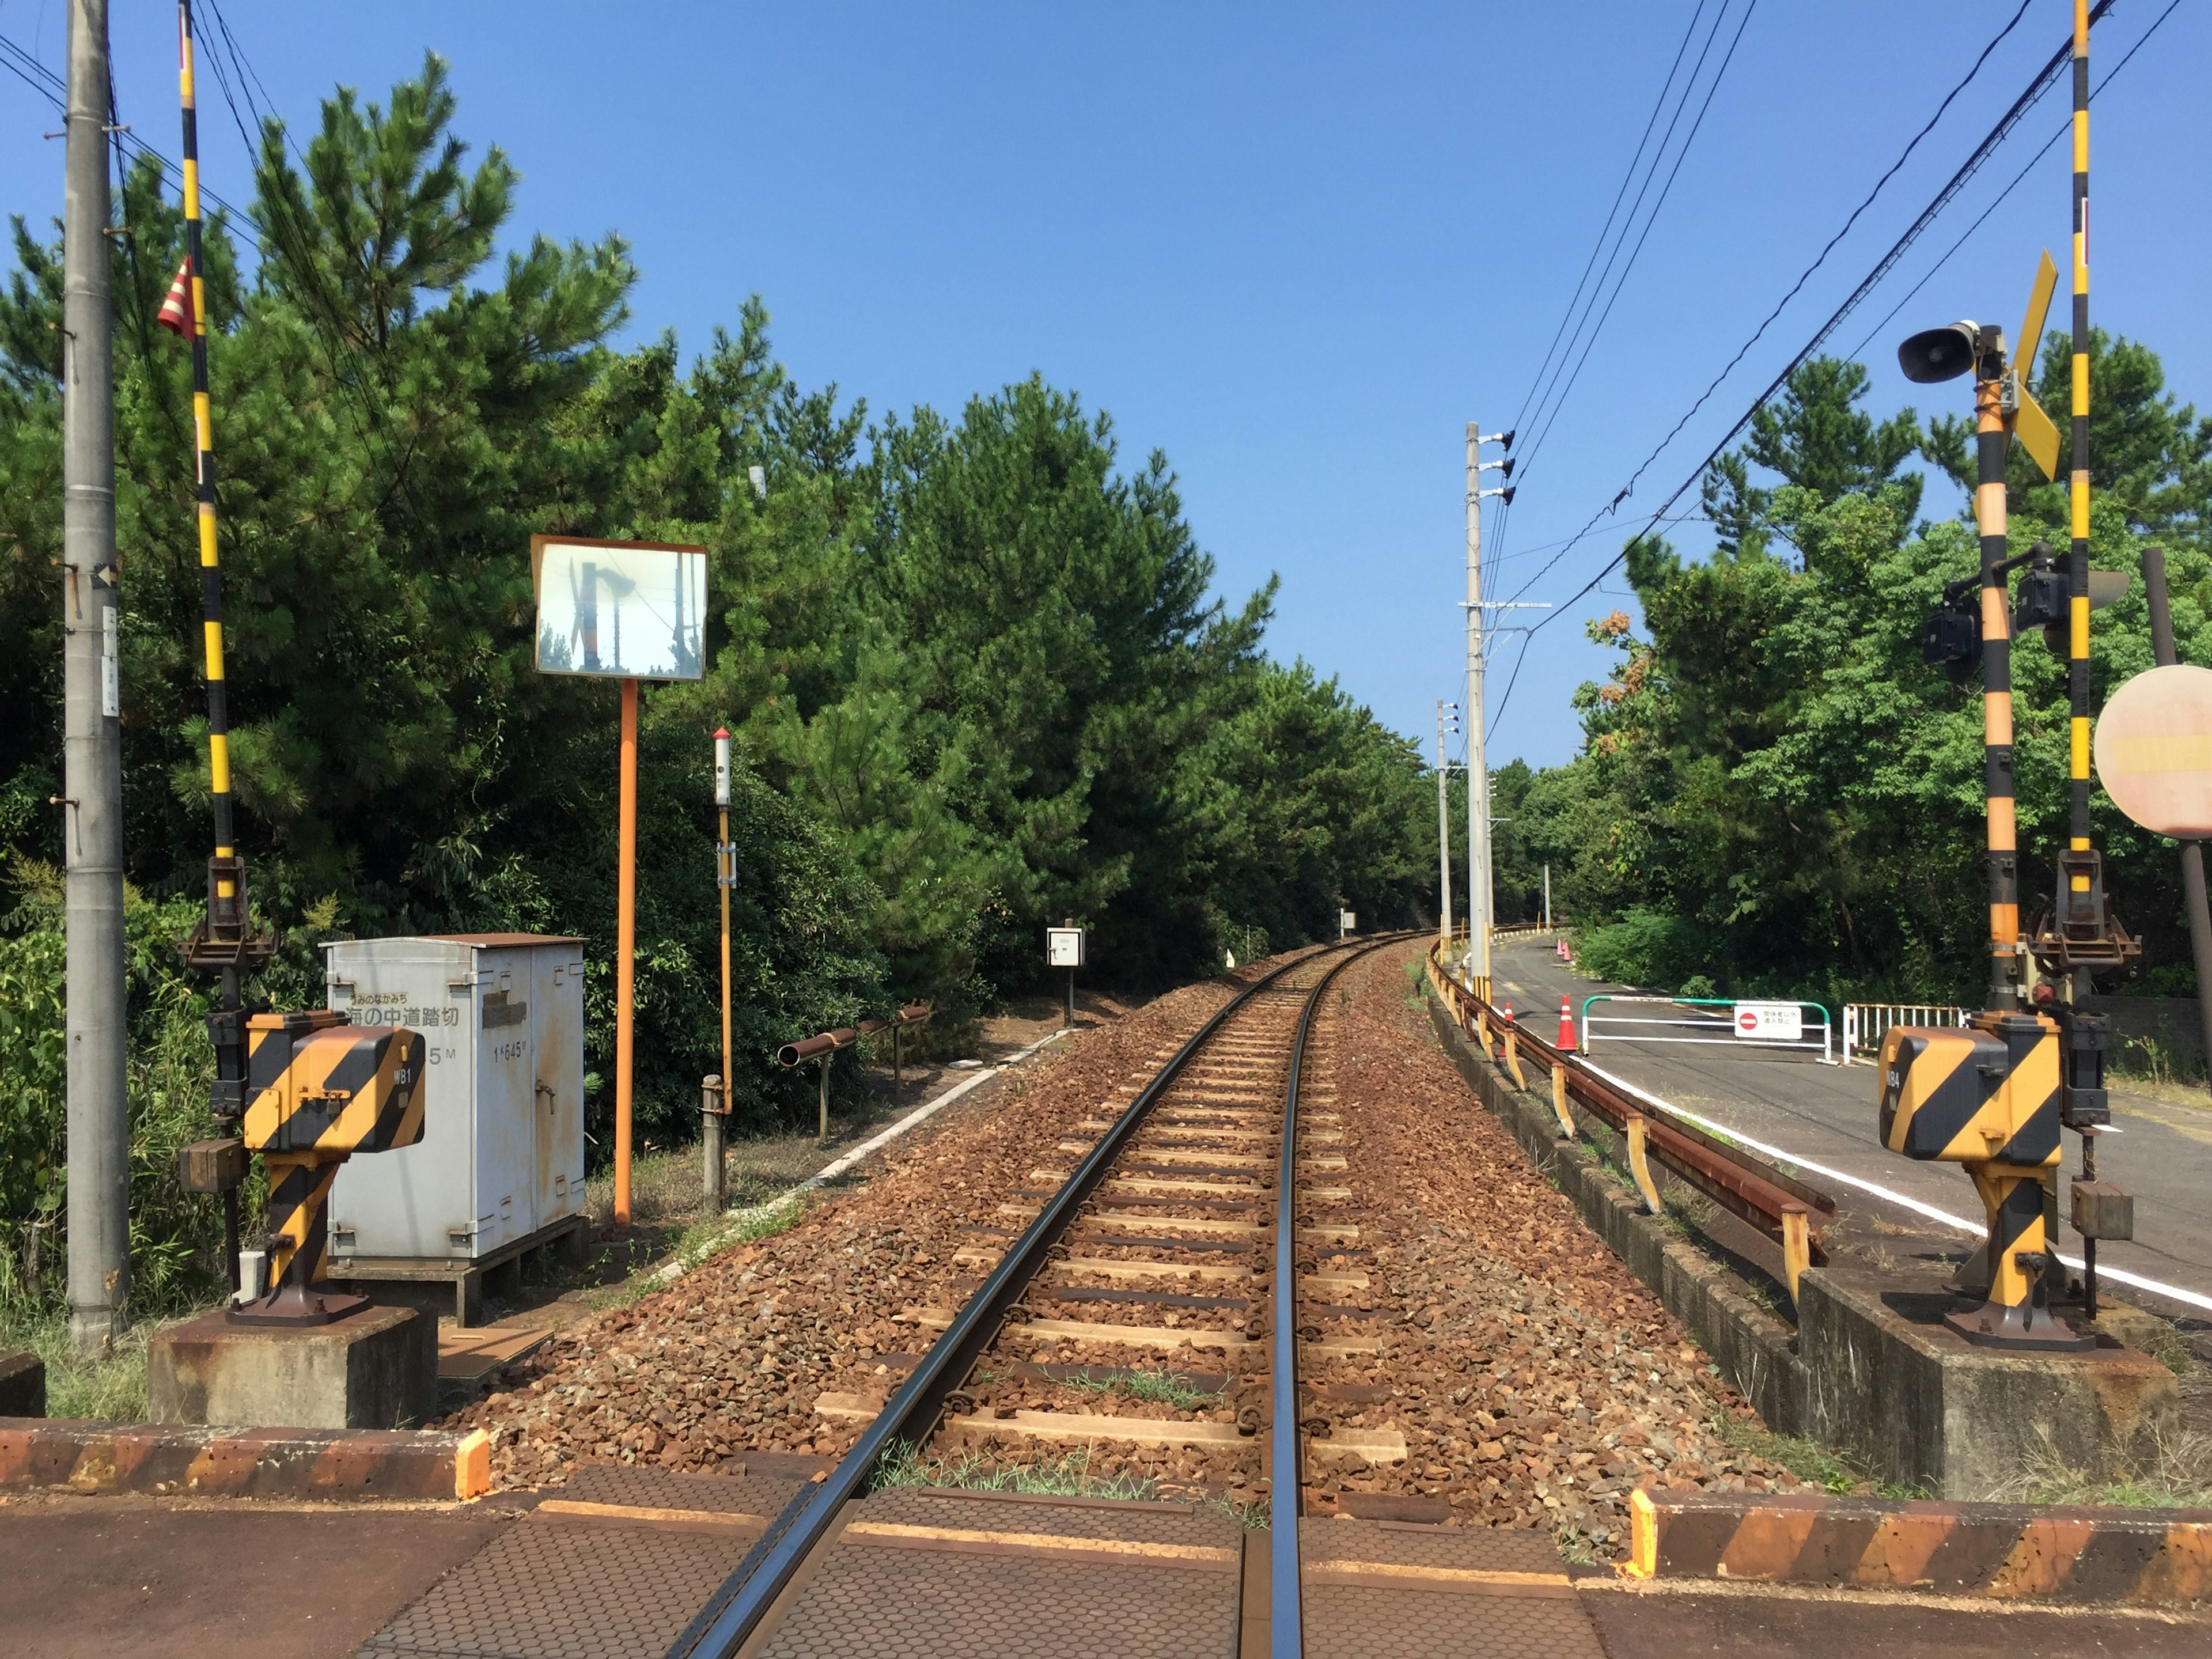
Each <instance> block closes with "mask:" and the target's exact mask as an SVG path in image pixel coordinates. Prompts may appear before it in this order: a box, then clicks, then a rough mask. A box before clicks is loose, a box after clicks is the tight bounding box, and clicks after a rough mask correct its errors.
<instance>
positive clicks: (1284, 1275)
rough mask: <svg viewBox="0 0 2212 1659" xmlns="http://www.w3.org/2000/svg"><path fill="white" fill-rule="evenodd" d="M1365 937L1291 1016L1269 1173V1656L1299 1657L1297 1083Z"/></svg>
mask: <svg viewBox="0 0 2212 1659" xmlns="http://www.w3.org/2000/svg"><path fill="white" fill-rule="evenodd" d="M1393 942H1394V941H1393V940H1392V939H1375V940H1371V941H1370V942H1368V943H1366V944H1364V945H1362V946H1361V947H1360V948H1359V949H1358V950H1355V951H1352V953H1351V954H1350V955H1349V956H1346V957H1341V958H1340V959H1339V960H1338V961H1336V962H1334V963H1330V964H1329V969H1328V972H1327V973H1325V974H1323V975H1322V976H1321V979H1320V981H1318V982H1317V983H1316V985H1315V986H1314V987H1313V989H1312V990H1311V991H1310V993H1308V994H1307V996H1306V1000H1305V1006H1304V1007H1303V1008H1301V1009H1300V1010H1299V1011H1298V1025H1297V1035H1296V1036H1293V1037H1292V1038H1291V1074H1290V1079H1289V1080H1288V1082H1287V1083H1286V1084H1285V1085H1284V1089H1283V1146H1282V1156H1281V1162H1280V1163H1279V1164H1278V1166H1277V1172H1276V1176H1275V1321H1274V1325H1275V1328H1274V1331H1273V1345H1272V1347H1271V1350H1270V1352H1271V1353H1272V1355H1273V1364H1274V1376H1273V1378H1272V1379H1271V1383H1270V1390H1271V1393H1272V1395H1273V1399H1272V1401H1271V1405H1272V1407H1273V1423H1272V1424H1271V1425H1269V1428H1268V1434H1267V1479H1268V1488H1267V1491H1268V1503H1267V1506H1268V1513H1269V1516H1270V1517H1271V1536H1270V1537H1269V1539H1268V1541H1267V1652H1268V1655H1269V1659H1303V1656H1304V1653H1305V1611H1304V1597H1303V1595H1301V1593H1300V1589H1299V1585H1298V1515H1299V1512H1300V1510H1303V1509H1304V1507H1305V1457H1304V1447H1303V1443H1301V1442H1300V1440H1299V1438H1298V1292H1297V1225H1296V1224H1297V1175H1298V1079H1299V1075H1300V1073H1302V1072H1303V1071H1304V1067H1305V1058H1306V1038H1307V1036H1309V1035H1310V1033H1311V1031H1312V1030H1313V1017H1314V1011H1315V1010H1316V1009H1317V1008H1319V1007H1320V1006H1321V1000H1322V993H1324V992H1325V991H1327V990H1328V987H1329V982H1330V981H1332V980H1334V978H1335V977H1336V976H1337V975H1339V974H1340V973H1342V972H1343V971H1344V970H1345V969H1346V968H1349V967H1350V966H1351V965H1352V963H1355V962H1357V961H1358V959H1359V958H1360V957H1364V956H1365V955H1366V954H1367V953H1368V952H1369V951H1374V950H1378V949H1380V948H1381V947H1382V946H1383V945H1387V944H1390V943H1393Z"/></svg>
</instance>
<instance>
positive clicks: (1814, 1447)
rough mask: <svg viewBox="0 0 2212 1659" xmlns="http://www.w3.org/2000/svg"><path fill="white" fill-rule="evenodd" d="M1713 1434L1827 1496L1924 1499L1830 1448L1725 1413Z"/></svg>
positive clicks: (1715, 1420) (1716, 1416)
mask: <svg viewBox="0 0 2212 1659" xmlns="http://www.w3.org/2000/svg"><path fill="white" fill-rule="evenodd" d="M1711 1427H1712V1431H1713V1433H1714V1434H1715V1435H1717V1437H1719V1438H1720V1440H1721V1441H1722V1443H1723V1444H1725V1445H1727V1446H1728V1447H1729V1448H1730V1449H1732V1450H1734V1451H1735V1452H1737V1453H1740V1454H1741V1455H1744V1456H1747V1457H1758V1458H1763V1459H1764V1460H1765V1461H1766V1462H1769V1463H1774V1464H1778V1465H1779V1466H1780V1467H1782V1468H1785V1469H1787V1470H1789V1471H1790V1474H1794V1475H1796V1477H1797V1478H1798V1479H1799V1480H1804V1481H1808V1482H1810V1483H1811V1484H1812V1485H1814V1486H1818V1487H1820V1490H1821V1491H1823V1492H1872V1493H1873V1494H1874V1495H1875V1497H1877V1498H1925V1497H1926V1496H1927V1495H1928V1494H1927V1493H1925V1492H1922V1491H1921V1490H1920V1489H1919V1488H1918V1487H1917V1486H1893V1485H1892V1484H1890V1483H1889V1482H1887V1481H1885V1480H1881V1478H1880V1477H1879V1476H1876V1475H1872V1474H1869V1473H1868V1472H1867V1471H1866V1470H1865V1469H1863V1468H1860V1467H1859V1466H1858V1465H1857V1464H1856V1463H1854V1462H1851V1461H1850V1459H1849V1458H1847V1457H1845V1456H1844V1455H1842V1454H1841V1453H1839V1452H1838V1451H1836V1450H1834V1449H1832V1448H1830V1447H1827V1446H1823V1445H1821V1444H1820V1443H1819V1442H1818V1441H1816V1440H1808V1439H1806V1438H1804V1437H1802V1436H1801V1435H1794V1434H1776V1433H1775V1432H1773V1431H1771V1430H1770V1429H1763V1428H1761V1427H1759V1425H1757V1424H1755V1423H1747V1422H1745V1421H1744V1420H1743V1419H1741V1418H1735V1417H1731V1416H1729V1414H1728V1413H1725V1412H1716V1413H1713V1416H1712V1419H1711Z"/></svg>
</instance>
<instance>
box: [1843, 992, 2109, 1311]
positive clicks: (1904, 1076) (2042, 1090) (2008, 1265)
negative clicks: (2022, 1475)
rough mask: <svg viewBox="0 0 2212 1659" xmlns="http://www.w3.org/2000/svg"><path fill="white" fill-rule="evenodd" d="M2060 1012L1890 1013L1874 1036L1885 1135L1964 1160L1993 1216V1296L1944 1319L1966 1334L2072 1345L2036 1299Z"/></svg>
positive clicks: (2052, 1162) (1934, 1157) (2052, 1160)
mask: <svg viewBox="0 0 2212 1659" xmlns="http://www.w3.org/2000/svg"><path fill="white" fill-rule="evenodd" d="M2060 1036H2061V1034H2060V1031H2059V1027H2058V1023H2057V1021H2056V1020H2054V1019H2051V1018H2049V1017H2048V1016H2047V1015H2042V1014H1997V1013H1989V1014H1981V1015H1978V1016H1977V1017H1976V1018H1975V1023H1974V1024H1972V1025H1971V1026H1968V1027H1966V1028H1964V1029H1961V1030H1947V1029H1939V1028H1934V1027H1927V1026H1911V1025H1898V1026H1893V1027H1891V1028H1890V1030H1889V1031H1888V1033H1887V1035H1886V1036H1884V1037H1883V1038H1882V1044H1881V1104H1880V1110H1881V1139H1882V1145H1884V1146H1887V1147H1888V1148H1889V1150H1890V1151H1892V1152H1900V1153H1902V1154H1904V1155H1905V1157H1907V1158H1917V1159H1920V1160H1922V1161H1928V1162H1933V1161H1940V1162H1944V1163H1951V1164H1965V1165H1966V1173H1967V1174H1968V1175H1969V1176H1972V1178H1973V1182H1974V1189H1975V1191H1976V1192H1978V1194H1980V1195H1981V1200H1982V1208H1983V1211H1984V1214H1985V1215H1986V1217H1987V1218H1988V1222H1989V1263H1990V1294H1989V1300H1988V1301H1987V1302H1985V1303H1984V1304H1983V1305H1982V1306H1980V1307H1978V1308H1975V1309H1971V1310H1966V1311H1964V1312H1960V1313H1954V1314H1952V1315H1950V1316H1948V1320H1947V1323H1948V1324H1949V1325H1950V1326H1951V1328H1953V1329H1954V1330H1956V1331H1957V1332H1958V1333H1959V1334H1960V1335H1961V1336H1963V1337H1965V1338H1966V1340H1968V1341H1969V1342H1973V1343H1977V1344H1979V1345H1982V1346H1990V1347H2012V1348H2034V1349H2045V1350H2051V1351H2057V1352H2081V1351H2083V1350H2086V1349H2087V1348H2089V1347H2092V1346H2094V1341H2095V1339H2093V1338H2091V1337H2082V1336H2077V1335H2075V1333H2074V1332H2073V1331H2072V1330H2071V1329H2070V1328H2068V1327H2067V1326H2065V1325H2063V1324H2062V1323H2060V1322H2059V1321H2058V1320H2057V1318H2056V1317H2054V1316H2053V1315H2052V1314H2051V1310H2050V1309H2049V1307H2047V1306H2046V1305H2045V1301H2044V1288H2043V1269H2044V1267H2045V1261H2046V1260H2047V1252H2048V1251H2049V1250H2050V1249H2051V1243H2050V1240H2049V1238H2048V1237H2047V1236H2046V1234H2045V1227H2044V1216H2043V1180H2044V1177H2043V1171H2044V1170H2047V1169H2055V1168H2056V1167H2057V1164H2058V1125H2059V1106H2060V1101H2061V1096H2062V1090H2061V1087H2060V1085H2061V1081H2062V1079H2061V1076H2060V1056H2059V1048H2060Z"/></svg>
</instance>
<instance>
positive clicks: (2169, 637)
mask: <svg viewBox="0 0 2212 1659" xmlns="http://www.w3.org/2000/svg"><path fill="white" fill-rule="evenodd" d="M2142 572H2143V588H2144V597H2145V598H2146V599H2148V600H2149V602H2150V647H2151V654H2152V657H2153V658H2154V660H2155V661H2157V662H2158V663H2159V664H2160V665H2166V664H2168V663H2172V662H2178V661H2179V660H2180V659H2179V657H2178V656H2177V655H2176V654H2175V652H2174V648H2173V611H2172V606H2171V605H2170V604H2169V602H2168V599H2167V595H2166V550H2165V549H2164V548H2162V547H2146V548H2145V549H2143V555H2142ZM2181 889H2182V898H2183V901H2184V902H2185V905H2186V907H2187V908H2188V912H2189V945H2190V951H2191V954H2192V955H2193V956H2194V957H2195V958H2196V961H2197V1017H2198V1018H2200V1019H2201V1020H2202V1021H2203V1026H2204V1054H2205V1061H2206V1064H2207V1065H2208V1066H2212V908H2208V907H2207V905H2206V902H2205V894H2204V844H2203V842H2195V841H2185V842H2182V843H2181Z"/></svg>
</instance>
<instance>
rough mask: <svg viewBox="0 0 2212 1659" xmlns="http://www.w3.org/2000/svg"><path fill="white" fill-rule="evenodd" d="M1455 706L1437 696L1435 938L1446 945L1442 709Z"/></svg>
mask: <svg viewBox="0 0 2212 1659" xmlns="http://www.w3.org/2000/svg"><path fill="white" fill-rule="evenodd" d="M1457 708H1459V705H1458V704H1457V703H1455V702H1444V701H1443V698H1441V697H1439V698H1438V699H1437V939H1438V940H1439V941H1440V942H1442V943H1443V944H1444V945H1449V944H1450V943H1451V933H1452V929H1451V819H1450V817H1449V815H1448V810H1447V808H1446V807H1445V805H1444V775H1445V774H1446V773H1448V772H1449V771H1450V770H1451V757H1450V756H1449V754H1447V753H1446V752H1445V750H1444V711H1445V710H1446V709H1453V710H1456V709H1457Z"/></svg>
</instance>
